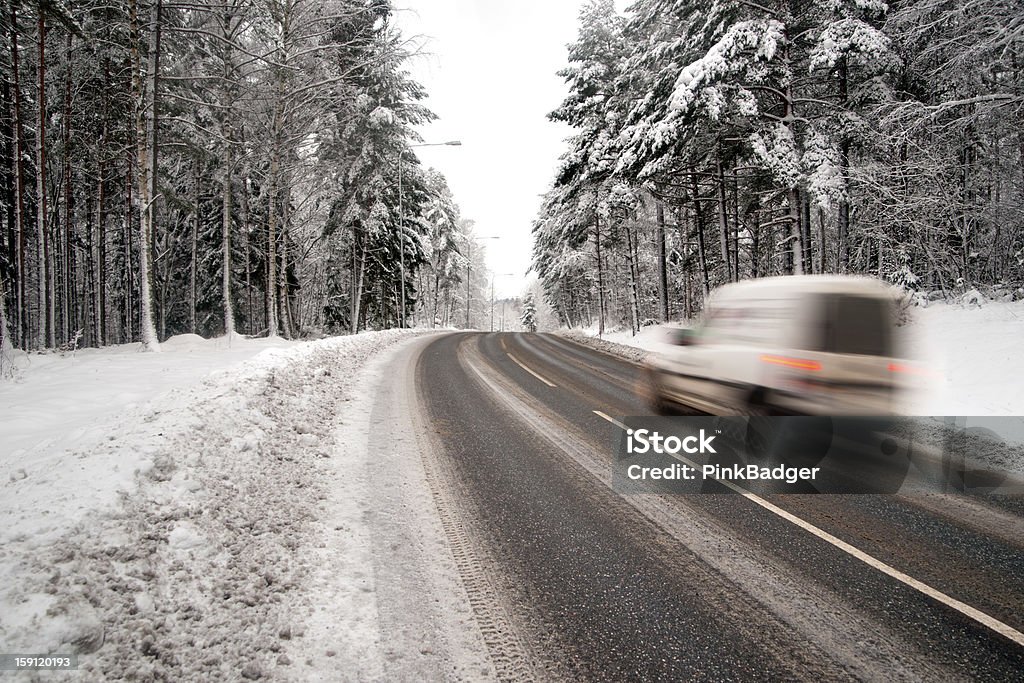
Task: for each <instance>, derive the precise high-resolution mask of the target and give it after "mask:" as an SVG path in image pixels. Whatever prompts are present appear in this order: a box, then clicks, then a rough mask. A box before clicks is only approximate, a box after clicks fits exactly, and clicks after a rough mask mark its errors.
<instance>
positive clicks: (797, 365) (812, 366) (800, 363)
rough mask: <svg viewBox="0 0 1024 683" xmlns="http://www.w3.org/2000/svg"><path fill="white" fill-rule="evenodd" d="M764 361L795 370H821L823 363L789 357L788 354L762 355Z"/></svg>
mask: <svg viewBox="0 0 1024 683" xmlns="http://www.w3.org/2000/svg"><path fill="white" fill-rule="evenodd" d="M761 362H762V363H770V364H771V365H781V366H783V367H786V368H793V369H794V370H807V371H809V372H817V371H818V370H821V363H819V362H818V361H816V360H807V359H806V358H789V357H787V356H768V355H765V356H761Z"/></svg>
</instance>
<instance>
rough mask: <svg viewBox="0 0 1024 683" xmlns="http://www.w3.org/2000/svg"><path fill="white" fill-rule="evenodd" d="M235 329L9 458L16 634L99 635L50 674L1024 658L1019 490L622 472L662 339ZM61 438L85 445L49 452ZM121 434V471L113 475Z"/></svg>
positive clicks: (826, 669)
mask: <svg viewBox="0 0 1024 683" xmlns="http://www.w3.org/2000/svg"><path fill="white" fill-rule="evenodd" d="M109 353H110V354H111V355H112V356H117V355H118V354H117V350H111V351H110V352H109ZM124 353H125V354H130V357H128V356H127V355H126V357H125V358H121V359H120V360H118V359H117V358H114V359H113V360H117V362H118V363H123V364H124V366H125V369H126V372H127V371H128V370H131V369H132V368H135V369H136V371H137V372H138V373H139V377H140V378H141V379H140V381H143V382H146V381H148V380H147V379H146V377H147V376H146V375H145V374H144V373H143V372H142V371H143V368H145V367H147V366H148V365H150V364H151V359H148V358H144V357H143V356H140V354H137V353H135V351H134V350H132V349H125V350H124ZM211 353H212V351H211ZM136 358H142V362H141V363H138V364H134V365H133V362H134V360H133V359H136ZM233 358H234V356H233V355H229V356H225V357H224V358H223V359H222V360H224V361H227V364H225V365H223V367H222V369H220V370H219V371H218V372H216V373H213V374H210V375H206V376H205V377H204V376H203V375H202V369H203V367H205V365H203V366H196V367H194V368H193V371H194V374H195V376H196V377H204V378H203V379H202V380H201V382H200V383H199V384H198V385H187V386H182V387H178V388H175V389H173V391H170V392H168V393H166V394H163V395H161V396H157V397H156V398H155V399H154V400H153V402H152V403H150V404H147V405H146V406H143V407H142V408H140V409H139V411H137V414H136V413H133V412H131V411H125V412H124V416H125V419H124V423H123V424H121V423H118V422H112V423H109V424H100V423H97V425H96V426H95V428H94V429H93V430H92V431H93V432H95V434H93V435H92V437H91V438H93V439H94V441H96V442H97V443H98V444H100V445H99V446H97V447H94V448H87V447H85V446H83V445H81V442H76V444H77V445H76V446H75V447H74V448H73V449H67V450H61V449H60V448H59V447H58V446H47V445H46V443H48V442H42V441H41V440H40V439H36V440H35V441H33V443H42V445H39V446H35V447H33V449H32V450H27V451H25V452H24V453H21V454H20V455H19V456H18V462H15V463H13V464H12V465H9V466H8V470H7V471H10V476H7V477H6V479H5V480H4V481H2V482H0V486H2V490H3V498H2V502H3V503H4V506H3V507H0V510H4V511H5V512H4V514H5V515H6V517H5V519H6V520H8V524H7V526H6V527H5V529H4V531H5V533H6V537H5V542H4V543H3V544H0V579H2V581H0V654H2V653H4V652H26V653H28V652H35V653H75V654H78V655H79V664H80V667H79V670H78V671H75V672H66V673H63V674H56V675H54V676H53V677H51V678H52V679H53V680H68V681H106V680H126V679H127V680H182V681H207V680H225V681H227V680H238V679H239V678H240V677H242V678H245V679H249V680H288V681H291V680H295V681H315V680H320V681H392V680H398V681H422V680H460V681H461V680H473V681H475V680H523V679H531V678H532V679H536V680H637V679H640V680H678V679H687V680H716V681H717V680H750V679H759V680H763V679H783V680H794V679H798V680H809V679H814V680H833V679H839V680H846V679H859V680H921V679H925V680H958V679H976V680H1006V679H1012V678H1014V677H1015V676H1016V675H1017V674H1019V672H1020V671H1021V670H1024V634H1022V633H1021V631H1022V629H1024V618H1022V616H1021V615H1024V504H1022V503H1021V501H1020V499H1019V498H1018V499H1017V500H1012V499H1006V500H1000V501H996V500H982V499H964V498H958V497H953V496H947V495H942V496H940V495H930V496H921V495H918V496H836V495H829V496H788V497H779V496H776V497H772V498H770V499H761V498H757V499H754V498H746V497H743V496H738V495H724V494H714V493H709V494H704V495H691V496H655V495H631V496H623V495H620V494H618V493H616V492H614V491H613V490H612V489H611V486H610V483H611V460H612V457H613V451H612V444H613V442H614V439H615V436H616V429H617V427H615V425H614V424H613V421H615V420H617V419H621V418H622V417H624V416H628V415H637V414H643V413H644V412H645V408H644V406H643V405H642V403H641V402H640V401H639V399H638V398H637V396H636V394H635V384H636V381H637V379H638V375H639V367H638V366H637V365H635V364H633V363H631V362H628V361H624V360H621V359H619V358H616V357H614V356H611V355H607V354H605V353H601V352H598V351H595V350H593V349H590V348H588V347H584V346H580V345H578V344H576V343H573V342H571V341H568V340H566V339H564V338H562V337H557V336H550V335H536V334H534V335H527V334H512V333H509V334H503V333H501V334H494V333H492V334H483V333H441V334H424V332H423V331H416V330H407V331H396V330H391V331H384V332H372V333H367V334H364V335H357V336H353V337H337V338H331V339H324V340H321V341H316V342H309V343H300V344H296V345H294V346H293V347H291V348H287V349H270V350H266V351H263V352H262V353H259V354H257V355H256V356H255V357H253V358H251V359H250V360H247V361H245V362H243V363H240V364H231V361H232V359H233ZM193 360H195V359H193ZM198 360H199V361H201V362H202V363H203V364H206V363H214V362H215V361H216V358H215V357H213V356H211V357H210V358H207V359H202V358H200V359H198ZM53 362H54V363H61V362H63V363H65V364H66V366H67V367H65V368H58V367H56V366H55V368H54V370H55V371H54V372H47V373H46V375H47V376H58V375H63V374H66V373H68V372H69V368H70V370H74V369H75V368H76V367H78V368H79V369H80V370H81V371H82V372H83V373H85V372H89V373H91V372H92V371H91V370H90V369H89V365H88V363H87V362H86V359H82V363H81V364H80V365H78V361H75V360H73V359H71V360H63V361H60V360H56V359H54V360H53ZM90 362H91V361H90ZM167 362H170V363H179V364H181V365H182V367H191V366H192V365H193V364H194V363H193V362H190V361H185V360H181V361H179V360H176V359H174V358H171V359H168V361H167ZM56 370H62V372H56ZM72 374H73V373H72ZM80 374H81V373H80ZM159 374H160V375H161V376H162V375H163V374H165V373H164V372H163V370H159ZM75 377H77V375H75V376H73V379H74V383H76V386H77V384H79V383H80V384H81V385H82V387H81V388H82V390H83V391H84V390H88V389H89V388H90V387H91V384H87V383H84V381H81V380H80V378H78V379H75ZM34 381H35V379H34V378H33V377H32V376H31V374H29V375H28V376H27V377H26V378H25V382H26V383H28V385H29V386H31V383H32V382H34ZM12 391H13V390H12ZM73 393H74V392H71V391H70V390H69V389H60V390H53V391H50V392H47V391H43V389H41V388H40V389H39V390H38V391H34V393H30V394H26V396H27V397H32V396H34V397H36V398H38V400H39V401H40V402H43V401H44V400H49V398H50V396H51V394H56V395H58V396H64V395H67V396H66V398H67V400H71V399H73V398H74V396H73V395H72V394H73ZM12 395H13V394H12ZM39 412H40V416H39V419H40V420H42V421H44V422H46V424H58V420H57V416H56V413H55V412H53V411H44V410H42V409H40V411H39ZM54 436H55V438H56V440H55V443H62V442H64V441H68V439H67V438H64V436H66V435H64V436H62V435H61V434H60V433H59V432H56V430H55V435H54ZM72 436H73V435H72ZM58 437H59V438H58ZM72 441H73V439H72ZM53 457H57V458H63V459H64V461H65V462H70V463H74V464H76V465H78V467H75V468H72V467H65V468H51V469H50V470H46V468H42V467H37V466H34V465H33V464H32V462H33V459H34V458H39V459H49V460H46V461H47V462H51V461H53V460H52V458H53ZM112 463H113V464H116V465H117V466H119V468H120V469H121V470H122V475H121V476H120V477H119V478H117V480H116V482H117V486H116V488H113V487H111V486H109V485H104V486H100V485H99V484H97V485H96V486H92V487H90V486H89V481H90V480H91V479H100V480H102V479H104V478H111V474H110V472H108V471H107V470H108V469H109V468H110V466H111V464H112ZM15 465H16V467H15ZM12 467H15V468H14V469H11V468H12ZM21 468H24V470H25V472H24V473H22V472H21ZM80 470H81V471H80ZM81 472H85V473H86V474H87V475H89V476H88V477H86V478H85V479H83V476H84V475H82V474H81ZM44 475H45V476H44ZM108 489H109V490H110V491H113V494H112V495H110V496H106V497H102V496H98V495H92V496H91V497H87V498H86V499H85V502H86V503H88V505H85V504H84V503H83V505H81V506H76V507H74V508H73V509H72V510H71V511H72V512H74V514H70V513H64V512H62V511H63V510H64V508H63V507H62V506H65V505H67V504H68V503H67V500H68V499H69V496H68V494H67V492H68V491H74V490H83V491H85V492H90V491H91V493H92V494H97V492H100V493H103V492H106V491H108ZM46 495H49V498H46ZM70 499H75V497H73V496H72V497H71V498H70ZM108 499H109V500H108ZM97 501H100V502H102V503H103V504H99V503H98V502H97ZM41 530H43V531H45V533H43V532H42V531H41ZM14 680H36V679H35V678H33V677H32V676H31V675H30V674H27V673H26V674H23V675H21V677H17V676H15V677H14Z"/></svg>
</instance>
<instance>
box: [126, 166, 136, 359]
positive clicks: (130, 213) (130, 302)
mask: <svg viewBox="0 0 1024 683" xmlns="http://www.w3.org/2000/svg"><path fill="white" fill-rule="evenodd" d="M134 164H135V160H134V159H133V158H132V153H131V151H130V150H129V154H128V168H127V169H126V172H125V176H124V177H125V188H124V196H125V207H124V208H125V213H124V264H125V265H124V279H125V284H124V329H125V335H126V336H125V339H126V341H132V340H133V339H135V301H134V299H133V297H132V293H133V290H134V288H135V272H134V271H135V264H134V263H133V257H134V251H135V249H134V248H133V247H132V235H133V233H134V227H135V226H134V222H135V211H134V204H135V198H134V194H135V187H134V185H135V179H134V178H135V176H134V173H133V171H134V169H135V165H134Z"/></svg>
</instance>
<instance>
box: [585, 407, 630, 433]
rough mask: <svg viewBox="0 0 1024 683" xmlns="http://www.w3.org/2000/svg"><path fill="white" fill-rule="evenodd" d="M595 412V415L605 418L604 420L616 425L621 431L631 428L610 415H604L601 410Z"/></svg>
mask: <svg viewBox="0 0 1024 683" xmlns="http://www.w3.org/2000/svg"><path fill="white" fill-rule="evenodd" d="M593 412H594V415H597V416H598V417H603V418H604V419H606V420H608V421H609V422H611V423H612V424H613V425H615V426H616V427H618V428H619V429H621V430H623V431H625V430H627V429H629V427H627V426H626V425H624V424H622V423H621V422H619V421H618V420H616V419H615V418H614V417H609V416H608V415H605V414H604V413H602V412H601V411H600V410H595V411H593Z"/></svg>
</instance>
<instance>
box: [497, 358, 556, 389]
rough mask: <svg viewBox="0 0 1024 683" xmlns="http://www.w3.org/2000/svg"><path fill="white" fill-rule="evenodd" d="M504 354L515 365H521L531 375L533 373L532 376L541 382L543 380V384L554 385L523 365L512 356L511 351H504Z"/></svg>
mask: <svg viewBox="0 0 1024 683" xmlns="http://www.w3.org/2000/svg"><path fill="white" fill-rule="evenodd" d="M505 355H507V356H508V357H509V358H511V359H512V362H513V363H515V364H516V365H518V366H519V367H521V368H522V369H523V370H526V371H527V372H528V373H530V374H531V375H533V376H534V377H536V378H537V379H539V380H540V381H541V382H544V384H547V385H548V386H549V387H553V386H555V383H554V382H549V381H548V380H547V379H546V378H544V377H542V376H540V375H538V374H537V373H536V372H534V371H533V370H531V369H530V368H528V367H526V366H525V365H523V363H522V362H521V361H520V360H519V359H518V358H516V357H515V356H513V355H512V354H511V353H506V354H505Z"/></svg>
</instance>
